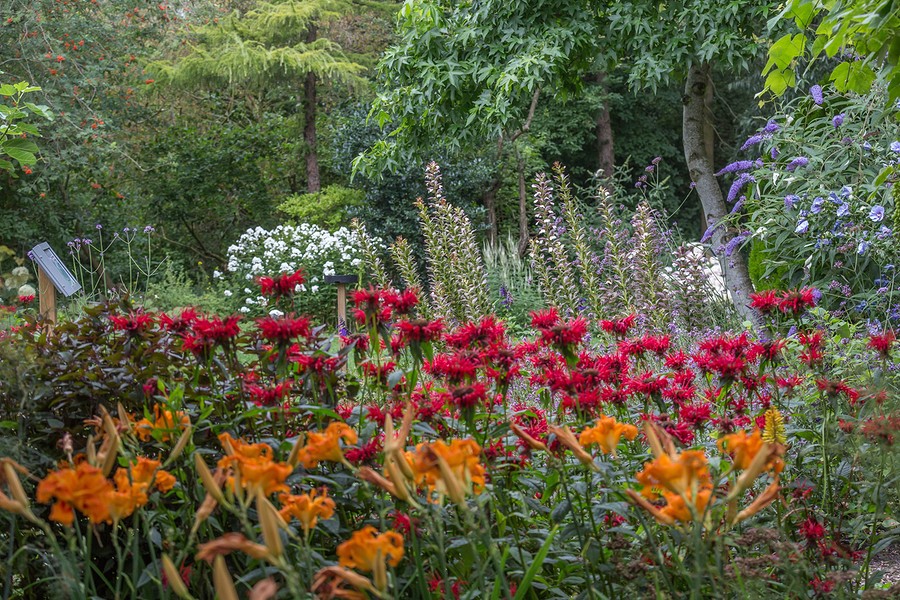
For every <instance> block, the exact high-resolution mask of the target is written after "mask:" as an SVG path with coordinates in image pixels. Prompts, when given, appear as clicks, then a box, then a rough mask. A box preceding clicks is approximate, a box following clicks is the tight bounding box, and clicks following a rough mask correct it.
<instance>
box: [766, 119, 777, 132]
mask: <svg viewBox="0 0 900 600" xmlns="http://www.w3.org/2000/svg"><path fill="white" fill-rule="evenodd" d="M779 129H781V127H779V126H778V123H776V122H775V121H774V120H770V121H769V122H768V123H766V126H765V128H763V131H765V132H766V133H775V132H776V131H778V130H779Z"/></svg>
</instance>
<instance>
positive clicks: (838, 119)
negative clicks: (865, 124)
mask: <svg viewBox="0 0 900 600" xmlns="http://www.w3.org/2000/svg"><path fill="white" fill-rule="evenodd" d="M831 124H832V125H834V128H835V129H837V128H838V127H840V126H841V125H843V124H844V113H841V114H839V115H834V118H833V119H831Z"/></svg>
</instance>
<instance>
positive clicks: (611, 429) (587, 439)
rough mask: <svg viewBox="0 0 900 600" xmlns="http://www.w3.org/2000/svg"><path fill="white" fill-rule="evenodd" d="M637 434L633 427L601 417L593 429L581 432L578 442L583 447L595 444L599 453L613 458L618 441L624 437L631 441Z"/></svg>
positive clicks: (610, 418) (611, 418) (589, 428)
mask: <svg viewBox="0 0 900 600" xmlns="http://www.w3.org/2000/svg"><path fill="white" fill-rule="evenodd" d="M637 434H638V429H637V427H635V426H634V425H628V424H626V423H619V422H618V421H616V419H615V418H614V417H604V416H602V415H601V417H600V418H599V419H597V424H596V425H595V426H594V427H588V428H587V429H585V430H584V431H582V432H581V435H580V436H579V437H578V441H579V443H581V445H582V446H584V447H588V446H590V445H591V444H597V445H599V446H600V451H601V452H603V453H604V454H612V455H613V456H615V455H616V446H618V445H619V439H620V438H622V437H623V436H624V437H625V439H627V440H633V439H634V438H636V437H637Z"/></svg>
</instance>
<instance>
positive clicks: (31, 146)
mask: <svg viewBox="0 0 900 600" xmlns="http://www.w3.org/2000/svg"><path fill="white" fill-rule="evenodd" d="M10 148H16V149H17V150H22V151H24V152H32V153H36V152H37V151H38V147H37V144H35V143H34V142H32V141H31V140H23V139H22V138H17V139H11V140H6V141H4V142H3V149H4V151H6V152H7V153H9V149H10Z"/></svg>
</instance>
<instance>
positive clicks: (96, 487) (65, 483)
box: [36, 462, 112, 526]
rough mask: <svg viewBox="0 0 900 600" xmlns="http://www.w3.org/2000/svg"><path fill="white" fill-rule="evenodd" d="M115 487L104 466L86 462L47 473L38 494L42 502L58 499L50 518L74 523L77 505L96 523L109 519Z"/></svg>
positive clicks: (79, 509)
mask: <svg viewBox="0 0 900 600" xmlns="http://www.w3.org/2000/svg"><path fill="white" fill-rule="evenodd" d="M111 491H112V484H111V483H110V482H109V480H108V479H107V478H106V477H104V476H103V472H102V470H101V469H99V468H98V467H94V466H92V465H90V464H88V463H87V462H83V463H80V464H79V465H78V466H77V467H75V468H73V467H71V466H69V467H66V468H63V469H59V470H57V471H53V472H52V473H50V474H49V475H47V477H45V478H44V479H43V480H41V482H40V483H38V486H37V494H36V496H37V501H38V502H42V503H45V504H46V503H49V502H51V501H52V500H54V499H56V503H54V504H53V507H52V508H51V509H50V519H51V520H52V521H56V522H57V523H62V524H63V525H66V526H71V525H72V522H73V521H74V520H75V512H74V509H78V511H79V512H81V513H83V514H84V515H86V516H87V517H88V519H90V521H91V522H92V523H102V522H104V521H108V520H109V519H110V512H109V504H108V499H109V493H110V492H111Z"/></svg>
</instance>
